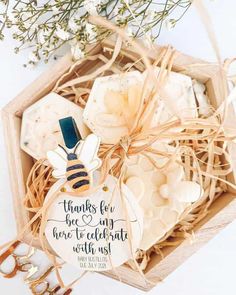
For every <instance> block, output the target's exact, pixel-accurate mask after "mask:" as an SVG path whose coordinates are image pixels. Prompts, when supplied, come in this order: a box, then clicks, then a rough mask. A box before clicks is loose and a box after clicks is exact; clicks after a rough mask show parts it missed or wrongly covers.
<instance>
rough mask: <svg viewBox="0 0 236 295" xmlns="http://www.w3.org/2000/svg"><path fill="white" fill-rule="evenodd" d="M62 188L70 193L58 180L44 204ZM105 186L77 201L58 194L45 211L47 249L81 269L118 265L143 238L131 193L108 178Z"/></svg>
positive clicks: (140, 218) (135, 248)
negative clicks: (46, 214)
mask: <svg viewBox="0 0 236 295" xmlns="http://www.w3.org/2000/svg"><path fill="white" fill-rule="evenodd" d="M62 185H64V187H65V189H66V191H70V187H69V185H67V184H66V183H65V179H61V180H59V181H57V182H56V183H55V184H54V185H53V186H52V187H51V189H50V190H49V192H48V194H47V196H46V202H47V201H48V200H49V199H50V197H51V196H52V195H53V194H54V193H55V192H56V191H58V189H59V188H60V187H61V186H62ZM104 186H106V187H107V190H106V191H104V190H103V187H99V188H98V189H97V190H96V191H95V192H93V193H92V194H90V195H85V196H83V197H79V198H76V197H73V196H71V195H69V194H67V193H60V194H59V195H58V198H57V199H56V200H55V201H54V203H53V204H52V205H51V206H50V208H49V209H48V216H47V218H48V219H47V224H46V228H45V236H46V238H47V240H48V242H49V244H50V246H51V247H52V249H53V250H54V251H55V252H56V253H57V254H58V256H60V257H61V258H62V259H63V260H64V261H66V262H68V263H71V264H72V265H75V266H77V267H78V268H80V269H81V270H89V271H105V270H109V269H112V268H113V267H118V266H120V265H121V264H123V263H124V262H126V261H128V260H129V259H131V258H132V257H133V256H132V255H133V254H132V253H134V252H135V251H136V250H137V249H138V247H139V244H140V241H141V238H142V232H143V213H142V211H141V209H140V207H139V205H138V203H137V201H136V199H135V197H134V195H133V193H132V192H131V191H130V190H129V189H128V187H127V186H126V185H122V186H121V190H122V193H121V192H120V190H119V188H118V186H117V179H116V178H115V177H113V176H111V175H109V176H108V177H107V179H106V181H105V183H104ZM124 206H125V208H124ZM127 221H129V222H130V227H129V228H128V227H127ZM82 222H83V223H84V224H82ZM65 249H66V251H65Z"/></svg>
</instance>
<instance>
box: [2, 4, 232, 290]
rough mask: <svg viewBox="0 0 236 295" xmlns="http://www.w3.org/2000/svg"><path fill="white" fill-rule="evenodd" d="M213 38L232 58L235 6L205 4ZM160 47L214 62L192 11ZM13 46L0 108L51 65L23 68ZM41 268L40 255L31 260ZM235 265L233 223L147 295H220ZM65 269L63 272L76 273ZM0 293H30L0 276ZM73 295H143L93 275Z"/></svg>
mask: <svg viewBox="0 0 236 295" xmlns="http://www.w3.org/2000/svg"><path fill="white" fill-rule="evenodd" d="M204 2H205V3H206V4H207V7H208V8H209V11H210V15H211V17H212V21H213V24H214V28H215V31H216V34H217V38H218V43H219V47H220V51H221V54H222V58H226V57H233V56H236V43H235V40H236V20H235V10H236V2H235V1H234V0H227V1H220V0H215V1H209V0H205V1H204ZM159 42H160V43H161V44H167V43H170V44H172V45H174V46H175V47H176V48H177V49H179V50H181V51H183V52H185V53H187V54H190V55H193V56H196V57H201V58H204V59H206V60H211V61H213V60H215V56H214V52H213V50H212V48H211V46H210V44H209V41H208V39H207V35H206V33H205V30H204V28H203V26H202V24H201V22H200V20H199V18H198V16H197V15H196V12H195V11H194V9H193V8H192V9H191V10H190V11H189V12H188V14H187V15H186V16H185V17H184V19H183V20H182V21H181V22H180V23H179V24H178V25H177V27H176V28H175V29H174V30H172V31H170V32H169V31H166V30H165V31H163V32H162V35H161V37H160V39H159ZM13 46H14V43H13V41H12V40H11V39H10V38H8V37H7V38H6V40H5V41H4V42H2V43H0V65H1V67H0V78H1V79H0V89H1V91H0V107H3V106H4V105H5V104H6V103H7V102H8V101H10V100H11V99H12V98H13V97H14V96H15V95H16V94H17V93H19V92H20V91H21V90H22V89H23V88H24V87H25V86H26V85H27V84H29V83H30V82H31V81H32V80H34V79H35V78H36V77H37V76H38V75H39V74H40V73H41V72H43V71H44V70H45V69H46V68H47V67H48V66H50V65H40V66H38V67H37V68H36V69H33V70H29V69H25V68H23V67H22V64H23V63H24V61H25V60H26V59H27V53H26V52H22V53H21V54H20V55H15V54H14V53H13V52H12V49H13ZM0 129H1V130H0V244H2V243H4V242H6V241H8V240H10V239H12V238H14V236H15V222H14V215H13V207H12V198H11V192H10V185H9V178H8V170H7V163H6V150H5V147H4V144H3V136H2V124H1V126H0ZM35 259H36V260H37V263H39V264H42V263H43V261H44V260H45V258H44V255H42V254H40V253H39V254H38V257H36V258H35ZM235 265H236V222H234V223H232V224H231V225H229V226H228V227H227V228H225V229H224V230H223V231H222V232H221V233H220V234H218V235H217V236H216V237H215V238H214V239H213V240H211V241H210V242H209V243H208V244H207V245H205V246H204V247H203V248H202V249H201V250H200V251H198V252H197V253H195V254H194V255H193V256H192V257H191V258H190V259H188V260H187V261H186V262H185V263H184V264H183V265H181V266H180V267H179V268H178V269H177V270H176V271H175V272H173V273H172V274H171V275H170V276H169V277H168V278H166V279H165V280H164V281H163V282H162V283H160V284H159V285H158V286H157V287H155V288H154V289H153V290H152V291H151V292H150V293H149V294H150V295H151V294H158V295H169V294H175V295H189V294H191V295H199V294H201V295H222V294H234V292H235ZM75 272H76V271H75V269H71V268H67V273H75ZM0 293H1V294H5V293H8V294H16V295H23V294H24V295H25V294H31V292H30V291H29V289H28V287H27V286H26V285H25V284H24V283H23V281H22V277H21V276H17V277H16V278H14V279H11V280H7V279H3V278H2V277H1V276H0ZM73 294H81V295H94V294H96V295H106V294H107V295H110V294H114V295H119V294H126V295H139V294H140V295H141V294H144V293H143V292H141V291H139V290H136V289H134V288H132V287H129V286H126V285H124V284H122V283H120V282H117V281H114V280H111V279H109V278H106V277H104V276H101V275H98V274H89V275H87V276H85V277H84V278H83V279H82V280H81V281H80V282H79V284H78V285H77V286H76V288H75V289H74V293H73Z"/></svg>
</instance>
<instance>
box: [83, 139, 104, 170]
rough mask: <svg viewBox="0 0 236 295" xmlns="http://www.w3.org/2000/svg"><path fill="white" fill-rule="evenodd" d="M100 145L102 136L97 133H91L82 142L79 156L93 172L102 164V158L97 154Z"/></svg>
mask: <svg viewBox="0 0 236 295" xmlns="http://www.w3.org/2000/svg"><path fill="white" fill-rule="evenodd" d="M99 146H100V137H98V136H97V135H95V134H89V135H88V136H87V137H86V138H85V140H84V141H83V142H82V143H81V147H80V149H79V151H78V158H79V159H80V161H81V162H82V163H83V164H84V165H85V167H86V168H87V169H88V171H89V172H92V171H94V170H96V169H98V168H99V167H100V166H101V160H100V159H99V158H98V156H97V153H98V149H99Z"/></svg>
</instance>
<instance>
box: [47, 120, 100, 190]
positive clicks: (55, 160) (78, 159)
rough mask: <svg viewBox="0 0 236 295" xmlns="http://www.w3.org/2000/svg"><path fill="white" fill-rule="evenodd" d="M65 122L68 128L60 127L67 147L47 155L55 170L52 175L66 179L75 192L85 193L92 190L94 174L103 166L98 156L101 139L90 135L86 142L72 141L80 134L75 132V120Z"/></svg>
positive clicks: (61, 147) (60, 147)
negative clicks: (74, 143) (73, 143)
mask: <svg viewBox="0 0 236 295" xmlns="http://www.w3.org/2000/svg"><path fill="white" fill-rule="evenodd" d="M63 120H64V119H63ZM65 120H67V123H66V127H65V126H63V124H61V122H60V125H61V129H62V133H63V137H64V140H65V144H66V147H63V146H62V145H59V146H58V147H57V148H56V149H55V150H54V151H49V152H48V153H47V158H48V161H49V163H50V164H51V165H52V167H53V168H54V170H53V173H52V175H53V176H54V177H55V178H66V179H67V181H68V184H69V186H70V187H71V189H72V190H73V191H74V192H83V191H86V190H88V189H90V188H91V184H92V177H93V175H92V173H93V171H95V170H96V169H98V168H99V167H100V166H101V160H100V159H99V158H98V156H97V153H98V149H99V145H100V138H99V137H98V136H96V135H95V134H90V135H88V136H87V137H86V138H85V140H79V141H78V140H75V138H74V139H73V140H72V138H71V137H73V136H74V137H75V135H76V134H78V132H77V130H76V132H75V130H73V128H76V126H75V125H74V120H73V119H72V118H71V117H69V118H65ZM65 132H66V134H65ZM69 135H71V136H69ZM78 139H80V135H79V136H78ZM76 141H77V143H76V145H75V146H74V147H73V148H71V143H72V142H76ZM69 147H70V148H69Z"/></svg>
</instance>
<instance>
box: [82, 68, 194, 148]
mask: <svg viewBox="0 0 236 295" xmlns="http://www.w3.org/2000/svg"><path fill="white" fill-rule="evenodd" d="M158 72H159V68H158V67H155V68H154V73H155V74H156V75H158ZM146 75H147V72H144V73H143V74H141V73H140V72H138V71H134V72H128V73H124V74H119V75H111V76H107V77H100V78H97V79H96V80H95V82H94V85H93V87H92V90H91V93H90V96H89V99H88V102H87V104H86V107H85V110H84V114H83V118H84V122H85V123H86V124H87V126H88V127H89V128H90V129H91V131H92V132H93V133H95V134H97V135H98V136H100V137H101V140H102V143H108V144H116V143H117V142H118V141H119V140H120V138H121V137H122V136H125V135H127V134H129V130H130V129H131V128H132V124H133V122H134V120H135V118H136V116H137V111H138V108H139V106H140V103H141V94H142V88H143V84H144V81H145V78H146ZM153 81H154V82H155V79H154V80H153ZM147 85H148V86H150V87H152V85H151V82H150V83H148V84H147ZM154 99H156V100H158V107H157V109H156V111H155V114H154V117H153V120H152V121H151V127H155V126H157V125H158V124H160V123H164V122H166V121H169V120H171V119H172V118H176V117H180V118H193V117H196V116H197V109H196V103H195V97H194V93H193V87H192V80H191V78H189V77H188V76H185V75H183V74H179V73H174V72H171V73H170V74H169V76H168V77H167V81H166V84H165V86H164V87H163V88H162V91H161V92H160V91H158V92H157V95H156V96H155V98H154Z"/></svg>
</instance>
